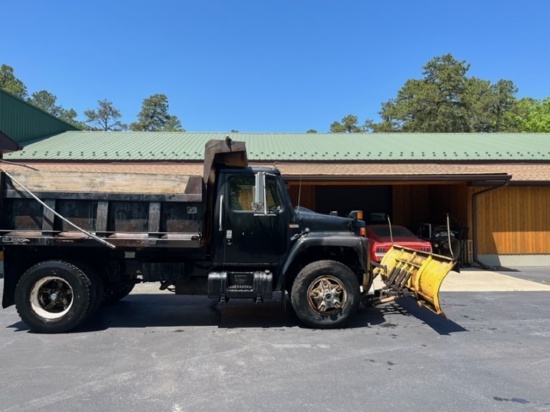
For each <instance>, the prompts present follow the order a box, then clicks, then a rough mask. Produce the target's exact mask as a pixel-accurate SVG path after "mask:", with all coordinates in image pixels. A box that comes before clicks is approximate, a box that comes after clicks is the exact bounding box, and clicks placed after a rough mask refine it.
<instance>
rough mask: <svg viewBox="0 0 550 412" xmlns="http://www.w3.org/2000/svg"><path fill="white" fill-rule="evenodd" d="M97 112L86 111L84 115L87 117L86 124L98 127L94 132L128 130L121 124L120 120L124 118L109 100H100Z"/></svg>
mask: <svg viewBox="0 0 550 412" xmlns="http://www.w3.org/2000/svg"><path fill="white" fill-rule="evenodd" d="M97 103H98V105H99V106H98V108H97V110H85V111H84V115H85V116H86V117H87V119H86V120H85V122H86V123H92V124H96V125H98V127H95V128H92V130H103V131H105V132H107V131H121V130H126V128H127V126H126V125H125V124H123V123H121V122H120V121H119V120H118V119H119V118H120V117H122V115H121V114H120V111H119V110H118V109H117V108H115V107H114V106H113V103H111V102H110V101H109V100H107V99H104V100H98V101H97Z"/></svg>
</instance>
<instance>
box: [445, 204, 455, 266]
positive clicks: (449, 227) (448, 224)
mask: <svg viewBox="0 0 550 412" xmlns="http://www.w3.org/2000/svg"><path fill="white" fill-rule="evenodd" d="M447 241H448V242H449V252H451V259H453V260H454V258H455V255H454V253H453V247H452V245H451V218H450V217H449V213H447Z"/></svg>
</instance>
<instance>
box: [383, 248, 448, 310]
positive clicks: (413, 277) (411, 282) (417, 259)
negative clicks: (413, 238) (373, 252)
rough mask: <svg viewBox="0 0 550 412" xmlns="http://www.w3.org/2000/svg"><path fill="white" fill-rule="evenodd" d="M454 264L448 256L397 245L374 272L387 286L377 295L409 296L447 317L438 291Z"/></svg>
mask: <svg viewBox="0 0 550 412" xmlns="http://www.w3.org/2000/svg"><path fill="white" fill-rule="evenodd" d="M454 264H455V262H454V261H453V260H452V259H450V258H448V257H446V256H441V255H435V254H431V253H427V252H420V251H417V250H413V249H409V248H406V247H403V246H397V245H394V246H392V247H391V249H390V250H389V251H388V252H386V254H385V255H384V257H383V258H382V261H381V262H380V265H378V267H376V268H375V269H374V275H375V276H377V275H378V276H380V277H381V279H382V281H383V282H384V284H385V285H386V287H385V288H384V289H382V290H381V291H379V293H378V294H379V295H381V296H394V297H398V296H405V295H410V296H413V297H414V298H415V299H416V301H417V302H418V304H419V305H422V306H425V307H427V308H428V309H430V310H431V311H433V312H434V313H436V314H438V315H442V316H445V314H444V313H443V311H442V310H441V306H440V305H439V288H440V287H441V284H442V283H443V279H445V276H447V274H448V273H449V272H450V271H451V269H452V268H453V266H454ZM382 301H384V300H382V299H380V302H382Z"/></svg>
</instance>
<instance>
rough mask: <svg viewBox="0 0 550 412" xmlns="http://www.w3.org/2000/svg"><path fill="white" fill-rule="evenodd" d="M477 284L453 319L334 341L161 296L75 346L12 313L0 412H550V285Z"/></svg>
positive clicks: (357, 332) (375, 321)
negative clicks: (31, 328) (34, 329)
mask: <svg viewBox="0 0 550 412" xmlns="http://www.w3.org/2000/svg"><path fill="white" fill-rule="evenodd" d="M520 272H521V273H523V274H525V272H523V271H520ZM476 273H477V272H475V271H464V272H463V273H461V274H456V273H453V274H452V275H450V276H449V278H448V279H447V280H446V281H445V283H444V285H443V290H444V291H443V292H442V293H441V300H442V306H443V309H444V310H445V312H446V314H447V317H448V319H444V318H443V317H440V316H436V315H434V314H432V313H431V312H429V311H427V310H426V309H424V308H420V307H418V306H417V305H416V304H415V303H414V302H413V301H412V300H410V299H402V300H400V301H398V302H396V303H392V304H387V305H385V306H380V307H377V308H369V309H366V308H363V307H362V308H361V309H360V311H359V313H358V316H357V317H356V318H355V319H354V321H353V322H352V323H351V324H350V325H349V327H348V328H346V329H339V330H312V329H306V328H303V327H301V326H300V325H299V324H298V321H297V320H296V319H295V318H294V316H293V315H292V314H291V313H289V312H286V311H285V310H284V307H283V304H282V303H281V302H280V301H271V302H266V303H263V304H259V305H255V304H253V303H252V302H248V301H231V302H229V303H227V304H224V305H218V304H217V303H216V302H213V301H211V300H209V299H207V298H205V297H191V296H172V295H171V294H170V293H169V292H166V291H164V292H160V291H157V290H156V286H155V285H144V286H140V287H138V288H137V289H136V290H135V291H134V292H133V293H132V294H131V295H129V296H128V297H127V298H125V299H124V300H122V301H120V302H119V303H117V304H115V305H112V306H107V307H104V308H102V309H101V310H100V312H99V313H98V314H97V316H96V318H95V319H93V320H92V321H89V322H88V323H87V324H86V325H85V326H84V327H82V328H80V329H78V330H76V331H74V332H72V333H68V334H59V335H40V334H34V333H30V332H29V331H28V328H27V327H26V325H25V324H24V323H23V322H21V321H20V320H19V317H18V315H17V312H16V311H15V309H14V308H13V307H10V308H8V309H4V310H2V311H0V410H1V411H46V410H47V411H51V410H63V411H114V410H117V411H151V410H155V411H213V410H235V411H236V410H243V411H260V410H261V411H275V410H277V411H281V410H285V411H304V410H314V411H334V410H341V411H347V410H350V411H351V410H377V411H420V410H421V411H465V410H468V411H550V390H549V388H550V287H549V286H548V285H547V284H545V283H546V281H544V282H543V281H542V280H544V279H542V280H541V279H538V280H536V279H535V280H530V279H528V278H527V277H523V276H509V275H510V273H511V272H506V273H504V272H503V273H496V272H490V275H489V273H486V274H485V275H484V274H483V273H481V274H479V275H477V276H476ZM542 276H543V277H544V273H542ZM546 278H548V276H547V277H546ZM546 278H545V279H546ZM510 279H512V280H510ZM514 279H515V280H516V281H514ZM476 282H477V283H476ZM510 282H511V283H510ZM491 284H493V287H492V288H491ZM503 284H507V286H506V287H503V286H502V285H503ZM518 285H519V286H518ZM2 286H3V284H2V280H1V279H0V287H2ZM503 289H504V290H503Z"/></svg>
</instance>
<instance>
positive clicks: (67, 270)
mask: <svg viewBox="0 0 550 412" xmlns="http://www.w3.org/2000/svg"><path fill="white" fill-rule="evenodd" d="M92 292H93V290H92V287H91V284H90V280H89V278H88V277H87V276H86V274H85V273H84V272H82V270H80V269H79V268H77V267H76V266H74V265H72V264H70V263H68V262H64V261H58V260H50V261H45V262H41V263H38V264H36V265H34V266H33V267H31V268H30V269H28V270H27V271H26V272H25V273H24V274H23V276H21V279H19V282H18V283H17V286H16V288H15V306H16V308H17V312H18V313H19V316H21V319H22V320H23V321H24V322H25V323H26V324H27V325H28V326H29V327H30V329H31V330H32V331H34V332H39V333H60V332H66V331H68V330H70V329H73V328H75V327H76V326H78V325H79V324H80V323H81V322H82V321H83V320H84V319H85V318H86V315H87V314H88V309H89V307H90V304H91V303H92V302H91V301H92Z"/></svg>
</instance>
